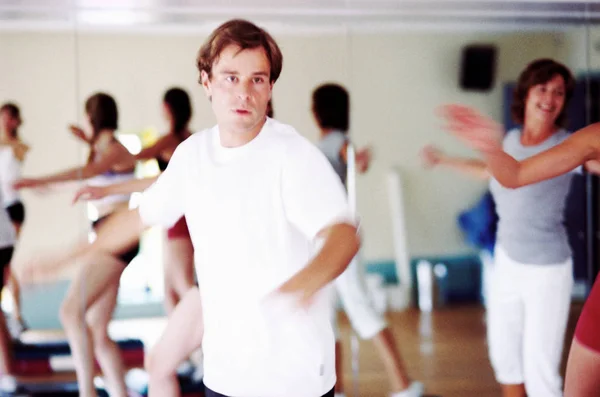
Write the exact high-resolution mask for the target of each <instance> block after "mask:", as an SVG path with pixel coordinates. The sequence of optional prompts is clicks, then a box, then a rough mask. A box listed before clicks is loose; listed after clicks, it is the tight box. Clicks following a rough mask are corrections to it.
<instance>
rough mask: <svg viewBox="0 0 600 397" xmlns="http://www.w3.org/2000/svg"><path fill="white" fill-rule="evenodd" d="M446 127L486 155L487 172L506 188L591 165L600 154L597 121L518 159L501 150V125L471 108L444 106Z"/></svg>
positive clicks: (599, 131)
mask: <svg viewBox="0 0 600 397" xmlns="http://www.w3.org/2000/svg"><path fill="white" fill-rule="evenodd" d="M445 116H446V118H447V120H448V122H449V123H448V129H449V130H450V132H451V133H452V134H454V135H455V136H457V137H458V138H459V139H461V140H462V141H463V142H465V143H466V144H467V145H469V146H471V147H473V148H474V149H477V150H479V151H480V152H481V153H482V154H483V155H484V157H485V160H486V163H487V165H488V168H489V170H490V173H491V174H492V175H493V176H494V178H496V179H497V180H498V182H500V184H502V185H503V186H505V187H508V188H518V187H521V186H525V185H529V184H532V183H536V182H541V181H544V180H546V179H550V178H554V177H556V176H558V175H562V174H565V173H567V172H570V171H572V170H573V169H575V168H577V167H579V166H580V165H583V164H586V166H588V165H589V166H590V167H592V168H593V167H594V166H595V165H597V164H595V163H596V161H595V160H598V158H599V157H600V123H596V124H592V125H590V126H588V127H585V128H583V129H581V130H579V131H577V132H575V133H573V134H571V136H569V137H568V138H567V139H565V140H564V141H563V142H562V143H561V144H559V145H557V146H554V147H553V148H551V149H548V150H546V151H544V152H542V153H539V154H537V155H535V156H532V157H529V158H527V159H525V160H523V161H521V162H519V161H517V160H516V159H515V158H513V157H512V156H510V155H509V154H507V153H506V152H504V150H503V149H502V136H503V130H502V126H501V125H499V124H498V123H496V122H494V121H493V120H491V119H490V118H488V117H486V116H483V115H481V114H479V113H478V112H477V111H475V110H474V109H471V108H468V107H465V106H458V105H450V106H447V107H446V108H445Z"/></svg>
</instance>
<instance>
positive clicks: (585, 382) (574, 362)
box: [565, 338, 600, 397]
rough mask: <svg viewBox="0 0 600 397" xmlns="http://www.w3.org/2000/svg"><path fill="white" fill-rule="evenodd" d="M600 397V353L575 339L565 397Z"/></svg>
mask: <svg viewBox="0 0 600 397" xmlns="http://www.w3.org/2000/svg"><path fill="white" fill-rule="evenodd" d="M587 396H600V353H598V352H596V351H594V350H591V349H589V348H588V347H586V346H584V345H582V344H581V343H579V341H578V340H577V339H575V338H573V343H572V344H571V351H570V352H569V360H568V361H567V374H566V376H565V397H587Z"/></svg>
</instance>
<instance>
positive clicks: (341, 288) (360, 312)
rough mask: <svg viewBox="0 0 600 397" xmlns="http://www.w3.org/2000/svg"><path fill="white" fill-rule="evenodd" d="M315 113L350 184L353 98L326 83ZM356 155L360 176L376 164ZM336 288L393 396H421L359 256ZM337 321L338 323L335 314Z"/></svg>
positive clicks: (323, 145)
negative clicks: (369, 286) (373, 300)
mask: <svg viewBox="0 0 600 397" xmlns="http://www.w3.org/2000/svg"><path fill="white" fill-rule="evenodd" d="M312 110H313V115H314V117H315V121H316V122H317V124H318V126H319V129H320V132H321V139H320V140H319V143H318V147H319V149H321V151H322V152H323V154H325V156H326V157H327V160H329V162H330V163H331V166H332V167H333V169H334V170H335V171H336V173H337V175H338V177H339V178H340V180H341V181H342V182H343V183H344V184H346V183H347V180H346V177H347V176H349V175H348V156H349V149H348V146H349V145H350V139H349V137H348V128H349V124H350V95H349V94H348V91H347V90H346V89H345V88H344V87H342V86H341V85H339V84H334V83H326V84H322V85H320V86H318V87H317V88H315V90H314V91H313V94H312ZM354 157H355V159H354V160H355V164H356V170H357V171H358V172H360V173H363V172H366V171H367V169H368V168H369V164H370V162H371V151H370V149H369V148H364V149H361V150H358V151H357V152H356V155H355V156H354ZM335 289H336V292H337V294H338V296H339V298H340V301H341V303H342V305H343V307H344V309H345V311H346V314H347V316H348V319H349V320H350V324H352V328H354V330H356V332H357V333H358V335H359V336H360V337H361V338H362V339H365V340H372V341H373V343H374V344H375V347H376V348H377V352H378V353H379V356H380V357H381V359H382V361H383V364H384V365H385V369H386V372H387V374H388V379H389V381H390V386H391V394H390V396H391V397H421V395H422V394H423V384H422V383H421V382H413V381H411V379H410V377H409V376H408V373H407V371H406V368H405V366H404V363H403V360H402V356H401V354H400V351H399V349H398V348H397V346H396V341H395V340H394V335H393V334H392V332H391V330H390V329H389V327H388V326H387V324H386V322H385V320H384V318H383V316H382V315H380V314H379V313H377V312H376V311H375V309H374V308H373V305H372V303H371V301H370V299H369V296H368V294H367V291H366V288H365V285H364V274H363V269H361V264H360V263H359V258H354V260H353V261H352V263H351V264H350V266H348V269H346V271H345V272H344V273H342V275H341V276H340V277H338V278H337V279H336V280H335ZM334 321H336V322H337V317H335V316H334ZM336 325H337V324H336ZM336 336H338V335H336ZM336 352H337V353H336V363H337V366H336V369H337V378H338V381H337V384H336V393H335V397H344V396H345V394H344V388H343V381H342V374H343V371H342V362H343V360H342V348H341V342H340V341H337V343H336Z"/></svg>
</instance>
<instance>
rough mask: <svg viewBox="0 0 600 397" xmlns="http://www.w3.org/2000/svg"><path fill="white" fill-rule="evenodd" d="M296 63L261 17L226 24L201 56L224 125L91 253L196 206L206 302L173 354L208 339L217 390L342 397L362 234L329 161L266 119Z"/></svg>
mask: <svg viewBox="0 0 600 397" xmlns="http://www.w3.org/2000/svg"><path fill="white" fill-rule="evenodd" d="M282 61H283V57H282V54H281V52H280V50H279V47H278V46H277V44H276V42H275V41H274V40H273V38H272V37H271V36H270V35H269V34H268V33H267V32H265V31H264V30H263V29H261V28H259V27H257V26H255V25H254V24H252V23H250V22H247V21H243V20H232V21H229V22H226V23H225V24H223V25H221V26H220V27H219V28H217V29H216V30H215V31H214V32H213V33H212V35H211V36H210V37H209V38H208V40H207V42H206V43H205V44H204V45H203V46H202V48H201V49H200V53H199V56H198V69H199V71H200V77H201V83H202V86H203V88H204V90H205V92H206V94H207V96H208V98H209V99H210V101H211V105H212V109H213V111H214V113H215V116H216V119H217V125H216V126H215V127H213V128H210V129H207V130H204V131H201V132H198V133H196V134H193V135H192V136H191V137H190V138H189V139H187V140H186V141H185V142H183V143H182V144H181V145H179V147H178V148H177V150H176V151H175V153H174V154H173V157H172V158H171V160H170V163H169V166H168V168H167V169H166V170H165V172H164V173H163V174H162V175H161V176H160V177H159V178H158V180H157V182H156V183H155V184H154V185H153V186H151V187H150V188H149V189H148V190H147V191H145V192H144V193H143V195H142V198H141V201H140V205H139V207H138V208H137V209H135V210H132V211H129V212H126V213H123V214H120V215H118V216H114V217H113V218H114V219H110V220H108V221H107V222H106V223H105V225H103V228H102V229H101V230H99V232H98V238H97V240H96V241H95V243H94V244H92V245H91V248H89V249H92V250H108V251H111V252H118V251H120V250H124V249H125V248H126V247H127V246H128V245H129V244H130V243H131V241H133V240H134V239H135V238H136V236H139V234H140V232H141V230H143V229H145V228H146V227H148V226H151V225H162V226H165V227H168V226H171V225H172V224H174V223H175V222H176V221H177V220H178V219H179V218H180V217H181V216H184V215H185V217H186V220H187V223H188V226H189V230H190V235H191V238H192V241H193V244H194V249H195V261H196V271H197V274H198V279H199V283H200V288H199V289H200V296H201V300H202V304H201V305H200V300H199V299H193V301H192V302H188V303H185V302H184V301H182V308H186V309H181V310H179V312H178V313H173V315H172V316H171V317H170V319H169V325H168V328H170V330H169V329H168V330H167V331H165V334H166V333H168V332H171V334H170V335H171V336H172V337H171V339H170V340H172V341H173V343H172V344H171V346H170V351H165V352H164V357H162V359H164V360H175V358H173V357H175V356H177V357H176V359H179V358H181V359H185V357H187V355H186V354H189V352H191V351H192V350H194V349H195V348H196V347H197V346H199V345H200V343H202V348H203V352H204V371H205V374H204V383H205V385H206V387H207V391H206V396H207V397H211V396H235V397H283V396H285V397H289V396H292V397H293V396H298V397H320V396H333V387H334V384H335V381H336V378H335V371H334V358H335V357H334V343H335V339H334V335H333V330H332V326H331V322H330V318H331V317H330V313H331V310H332V300H331V296H330V293H329V288H328V286H329V284H330V282H331V281H332V280H334V279H335V278H336V277H337V276H338V275H340V274H341V273H342V272H343V271H344V269H345V268H346V267H347V266H348V263H349V262H350V260H351V259H352V257H353V256H354V255H355V254H356V252H357V250H358V247H359V239H358V236H357V230H356V226H355V220H354V218H353V216H352V213H351V211H350V209H349V207H348V204H347V201H346V196H345V193H344V188H343V185H342V183H341V181H340V180H339V178H338V177H337V175H336V174H335V172H334V170H333V169H332V167H331V165H330V164H329V162H328V161H327V159H326V158H325V156H324V155H323V154H322V153H321V152H320V151H319V149H317V148H316V147H315V146H314V145H312V144H311V143H309V142H308V141H307V140H306V139H305V138H303V137H302V136H301V135H300V134H298V132H297V131H296V130H295V129H294V128H292V127H291V126H288V125H285V124H282V123H280V122H278V121H275V120H273V119H270V118H267V117H266V110H267V104H268V102H269V100H270V98H271V92H272V88H273V84H274V83H275V81H276V80H277V78H278V77H279V74H280V72H281V68H282ZM196 296H197V295H196ZM193 308H195V309H193ZM176 310H177V309H176ZM193 310H195V311H193ZM184 313H186V314H185V315H184ZM175 335H176V336H177V337H174V336H175ZM163 351H164V350H163ZM168 355H170V356H173V357H166V356H168ZM153 359H154V360H160V359H161V358H158V357H154V358H153ZM151 376H152V372H151ZM169 382H170V383H169ZM174 382H175V378H174V377H172V376H171V377H164V378H163V379H161V380H160V382H154V384H153V380H151V383H150V392H151V393H152V394H155V395H159V391H158V390H159V389H160V390H161V392H160V393H178V391H176V390H175V389H176V384H175V383H174ZM163 395H167V394H163ZM169 395H178V394H169Z"/></svg>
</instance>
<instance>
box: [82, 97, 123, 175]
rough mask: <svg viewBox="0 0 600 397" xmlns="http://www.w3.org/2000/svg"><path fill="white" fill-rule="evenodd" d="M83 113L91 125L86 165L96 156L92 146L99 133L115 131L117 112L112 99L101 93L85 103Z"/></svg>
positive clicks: (115, 104)
mask: <svg viewBox="0 0 600 397" xmlns="http://www.w3.org/2000/svg"><path fill="white" fill-rule="evenodd" d="M85 112H86V113H87V115H88V117H89V118H90V123H91V125H92V139H91V141H90V142H89V144H90V149H91V150H90V154H89V156H88V163H90V162H92V161H93V160H94V156H95V155H96V151H95V150H94V144H95V143H96V139H98V135H99V134H100V131H102V130H113V131H114V130H116V129H117V127H118V119H119V112H118V110H117V103H116V102H115V100H114V98H113V97H112V96H110V95H108V94H105V93H103V92H99V93H96V94H94V95H92V96H91V97H89V98H88V99H87V101H85Z"/></svg>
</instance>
